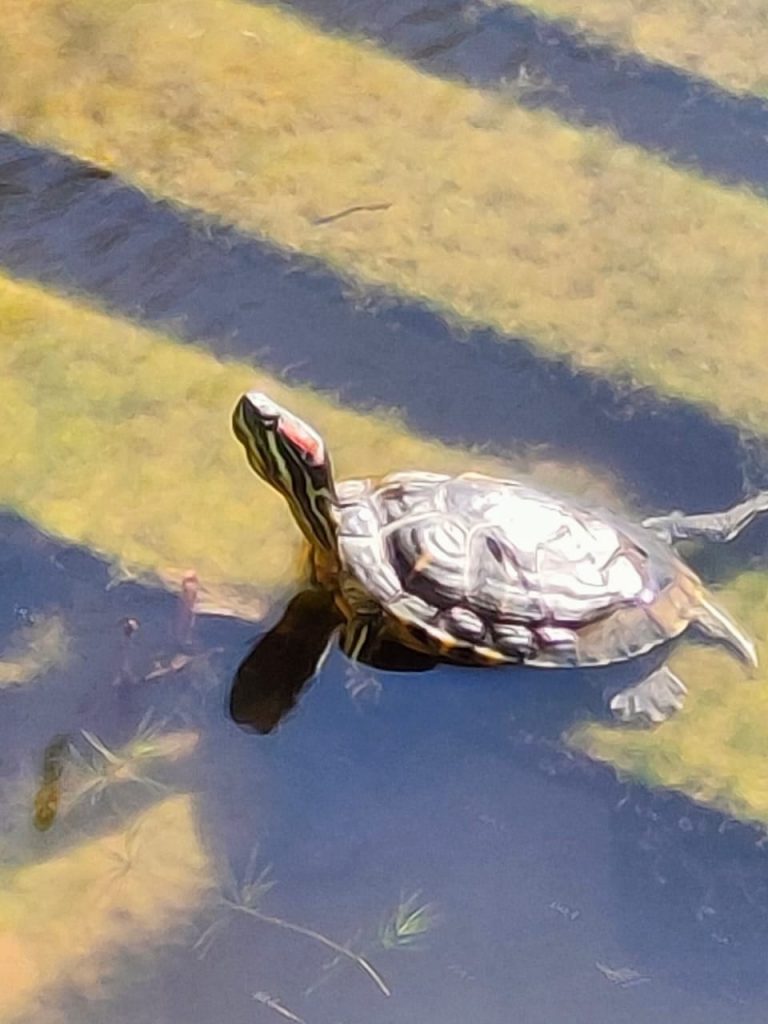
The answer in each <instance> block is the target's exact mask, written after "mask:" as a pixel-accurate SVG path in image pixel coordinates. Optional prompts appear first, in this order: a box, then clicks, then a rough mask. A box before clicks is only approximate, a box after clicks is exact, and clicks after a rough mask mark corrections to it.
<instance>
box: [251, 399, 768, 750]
mask: <svg viewBox="0 0 768 1024" xmlns="http://www.w3.org/2000/svg"><path fill="white" fill-rule="evenodd" d="M232 428H233V432H234V434H235V436H236V437H237V439H238V440H239V441H240V443H241V444H242V445H243V447H244V449H245V454H246V457H247V460H248V462H249V463H250V466H251V467H252V469H253V470H254V471H255V472H256V473H257V474H258V476H260V477H261V478H262V479H263V480H265V481H266V482H267V483H269V484H271V485H272V487H274V488H275V489H276V490H277V491H278V492H279V493H280V494H281V495H282V496H283V497H284V498H285V500H286V501H287V502H288V505H289V507H290V509H291V512H292V513H293V516H294V519H295V521H296V523H297V525H298V527H299V529H300V530H301V532H302V533H303V535H304V538H305V540H306V542H307V550H308V554H309V565H310V584H311V586H310V589H309V592H308V593H307V594H306V595H305V596H303V597H300V598H299V599H297V601H296V602H294V603H293V604H292V605H291V606H290V607H289V610H288V612H287V613H286V616H287V617H286V618H285V619H284V621H283V622H282V623H280V624H278V626H277V628H276V630H273V631H272V633H271V634H270V636H269V637H267V648H268V653H265V654H264V655H263V663H265V664H266V663H267V662H268V661H269V658H272V662H271V664H272V666H273V667H274V664H275V661H277V662H279V663H281V664H282V665H283V666H287V664H288V662H289V661H291V660H292V663H293V669H292V671H291V672H289V673H288V676H289V677H290V678H287V679H286V683H285V691H286V693H285V695H284V696H285V703H287V704H291V703H292V702H293V700H294V699H295V695H296V694H297V693H298V691H299V690H300V688H301V686H302V685H303V683H304V682H305V681H307V680H308V679H309V678H311V677H312V676H313V674H314V673H315V672H316V669H317V665H318V664H319V661H320V660H321V658H322V654H323V652H324V651H325V650H326V649H327V646H328V639H329V638H330V636H331V635H332V634H333V633H334V632H335V631H338V632H339V633H340V641H341V648H342V650H343V651H344V653H345V654H346V655H347V656H348V657H349V658H351V659H354V660H367V661H368V662H369V663H372V664H377V663H378V664H383V662H384V661H386V660H387V659H386V658H384V659H382V657H381V656H380V655H381V652H382V651H388V652H389V654H390V655H391V654H392V652H393V651H394V650H397V649H405V650H407V651H410V652H411V655H412V658H411V663H410V664H409V667H417V668H424V667H427V666H430V665H433V664H435V663H437V662H452V663H457V664H463V665H475V666H478V665H487V666H501V665H526V666H532V667H540V668H550V669H552V668H560V669H562V668H583V667H597V666H607V665H611V664H614V663H618V662H627V661H630V660H632V659H636V658H640V657H641V656H643V655H645V654H647V653H648V652H649V651H651V650H653V649H654V648H657V647H661V645H664V644H670V643H671V642H672V641H674V640H676V639H677V638H678V637H680V636H681V635H682V634H683V633H685V632H686V631H687V630H689V629H692V630H695V631H697V632H698V633H699V634H700V635H701V636H702V637H703V638H705V639H708V640H709V641H713V642H717V643H720V644H723V645H724V646H725V647H726V648H728V649H729V650H730V651H731V653H732V654H734V655H735V656H736V657H738V658H739V659H740V660H741V661H742V662H744V663H745V664H746V665H748V666H751V667H753V668H756V667H757V654H756V650H755V644H754V642H753V641H752V639H751V638H750V637H749V636H748V635H747V634H746V633H745V631H744V630H743V629H742V628H741V627H740V626H739V625H738V624H737V623H736V622H735V621H734V620H733V619H732V618H731V616H730V615H729V614H728V613H727V612H726V611H725V609H723V608H722V607H720V606H719V605H718V603H717V601H716V600H715V597H714V595H713V594H712V593H711V592H710V591H709V590H708V589H707V588H706V586H705V585H704V583H703V582H702V580H701V579H699V577H698V576H697V575H696V573H695V572H694V571H693V570H692V569H691V568H690V567H689V566H688V565H687V564H686V563H685V562H684V561H683V560H682V559H681V557H680V556H679V555H678V553H677V552H676V551H675V549H674V545H675V544H676V543H677V542H679V541H682V540H689V539H697V538H699V539H707V540H713V541H727V540H730V539H732V538H733V537H735V536H736V535H737V534H739V533H740V532H741V531H742V530H743V529H744V528H745V527H746V526H747V525H748V524H749V523H750V522H751V521H752V520H753V519H754V518H755V517H756V516H758V515H759V514H761V513H763V512H766V511H768V491H759V492H757V493H755V494H754V495H753V496H752V497H750V498H747V499H746V500H745V501H742V502H741V503H739V504H737V505H735V506H733V507H732V508H730V509H728V510H726V511H723V512H716V513H711V514H702V515H685V514H683V513H672V514H669V515H663V516H656V517H653V518H648V519H645V520H643V521H642V522H640V523H635V522H633V521H631V520H630V519H628V518H624V517H622V516H621V515H618V514H615V513H613V512H611V511H608V510H603V509H596V508H590V507H586V506H583V505H581V504H579V503H577V502H574V501H571V500H569V499H568V498H566V497H559V496H555V495H553V494H548V493H545V492H543V491H539V490H536V489H534V488H532V487H530V486H528V485H527V484H525V483H522V482H520V481H517V480H513V479H502V478H499V477H493V476H487V475H483V474H480V473H476V472H466V473H462V474H460V475H457V476H449V475H444V474H438V473H432V472H425V471H405V472H394V473H390V474H388V475H386V476H383V477H380V478H376V479H353V480H343V481H337V480H336V479H335V478H334V474H333V469H332V465H331V460H330V457H329V455H328V452H327V449H326V446H325V443H324V442H323V440H322V438H321V437H320V435H319V434H318V433H317V432H316V431H315V430H314V429H313V428H312V427H311V426H310V425H309V424H307V423H305V422H304V421H303V420H301V419H300V418H299V417H298V416H296V415H294V414H293V413H292V412H290V411H289V410H288V409H285V408H283V407H281V406H280V405H278V404H277V403H276V402H275V401H273V400H272V399H271V398H270V397H269V396H268V395H266V394H263V393H261V392H258V391H249V392H247V393H246V394H243V395H242V396H241V397H240V399H239V401H238V402H237V405H236V406H235V409H234V411H233V415H232ZM302 622H304V623H305V624H306V623H307V622H309V623H310V626H309V627H307V626H306V625H304V626H302V625H301V623H302ZM297 641H298V646H297ZM302 644H303V645H304V646H303V647H302ZM298 650H302V651H303V653H301V654H297V653H296V652H297V651H298ZM377 652H379V653H378V654H377ZM377 659H378V660H377ZM397 661H398V659H397V658H395V662H397ZM400 661H401V662H402V664H405V663H406V662H407V661H408V659H407V658H406V659H405V661H403V660H402V658H401V659H400ZM385 667H386V666H385ZM253 668H254V667H253V665H251V667H250V670H249V676H250V677H251V678H252V676H253ZM240 689H241V692H240V696H239V698H238V695H237V693H236V692H234V691H233V698H232V700H233V706H234V704H235V703H237V700H238V699H239V700H240V701H241V703H242V701H243V700H244V699H245V698H244V697H243V693H242V689H243V688H242V686H241V688H240ZM235 691H237V683H236V686H235ZM686 692H687V691H686V686H685V684H684V683H683V681H682V680H681V679H680V678H678V677H677V676H676V675H675V674H674V673H673V672H672V670H671V669H670V668H669V667H668V666H667V665H666V664H665V663H662V664H661V666H660V667H656V668H655V669H654V670H652V671H651V672H649V673H648V674H647V675H646V676H645V678H643V679H641V680H640V681H639V682H637V683H635V684H633V685H631V686H627V687H625V688H624V689H623V690H621V691H620V692H618V693H616V694H615V695H614V696H613V698H612V699H611V700H610V705H609V706H610V711H611V712H612V713H613V715H614V716H615V717H617V718H618V719H620V720H622V721H624V722H635V723H641V722H642V723H643V724H645V725H649V724H659V723H661V722H663V721H665V720H666V719H667V718H669V717H670V716H671V715H672V714H673V713H674V712H675V711H677V710H679V709H680V708H681V707H682V704H683V698H684V695H685V693H686ZM241 711H242V708H241ZM267 717H268V718H269V717H270V716H269V715H268V716H267ZM274 717H275V716H273V718H274ZM278 717H279V716H278ZM270 722H271V724H274V721H273V719H272V718H270ZM268 725H269V723H268ZM269 727H271V726H269ZM264 731H268V729H267V728H266V727H265V729H264Z"/></svg>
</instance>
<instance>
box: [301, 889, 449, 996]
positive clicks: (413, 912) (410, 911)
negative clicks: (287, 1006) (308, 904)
mask: <svg viewBox="0 0 768 1024" xmlns="http://www.w3.org/2000/svg"><path fill="white" fill-rule="evenodd" d="M420 899H421V891H420V890H419V891H416V892H414V893H412V894H411V895H410V896H407V897H403V898H402V899H401V900H400V902H399V903H398V905H397V906H396V907H395V909H394V910H393V911H392V913H391V914H390V915H389V916H388V917H387V918H385V920H384V921H383V922H382V924H381V925H380V926H379V929H378V932H377V933H376V936H375V938H372V939H370V940H369V941H368V942H367V943H365V942H363V938H362V935H361V933H360V932H358V933H357V934H356V935H355V936H354V938H353V939H352V940H351V941H350V943H349V944H348V947H347V948H349V946H352V945H354V946H356V947H357V948H358V949H359V950H361V951H362V952H364V953H365V955H366V956H369V955H371V954H372V953H374V952H376V950H377V949H384V950H393V949H400V950H417V949H423V948H424V940H425V938H426V936H427V934H428V933H429V932H431V931H432V929H433V928H435V927H436V926H437V925H438V924H439V923H440V920H441V918H440V915H439V913H438V911H437V905H436V904H434V903H420V902H419V901H420ZM342 962H343V958H342V957H340V956H335V957H333V959H331V960H329V961H328V963H326V964H324V966H323V972H322V974H321V976H320V977H319V978H318V979H317V981H315V982H314V983H313V984H312V985H310V986H309V987H308V988H307V989H305V992H304V994H305V995H309V993H310V992H313V991H314V990H315V989H316V988H319V987H320V986H321V985H322V984H323V983H324V982H326V981H328V980H329V979H330V978H331V977H332V976H333V973H334V972H335V971H336V970H338V968H339V967H340V966H341V964H342Z"/></svg>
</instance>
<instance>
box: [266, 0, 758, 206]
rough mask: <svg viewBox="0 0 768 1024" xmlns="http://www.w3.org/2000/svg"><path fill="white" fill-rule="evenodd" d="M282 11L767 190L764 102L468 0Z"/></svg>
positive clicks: (303, 6) (511, 10)
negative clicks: (507, 89) (304, 16)
mask: <svg viewBox="0 0 768 1024" xmlns="http://www.w3.org/2000/svg"><path fill="white" fill-rule="evenodd" d="M281 6H282V5H281ZM290 7H291V8H292V9H293V10H295V11H296V12H297V13H299V14H302V15H306V16H308V17H310V18H312V19H313V20H314V21H315V22H317V23H318V24H319V25H320V26H321V27H322V28H324V29H326V30H329V31H334V30H336V31H341V32H347V33H353V34H357V35H362V36H364V37H365V38H367V39H369V40H371V41H373V42H375V43H377V44H378V45H381V46H383V47H386V48H387V49H389V50H391V51H392V52H393V53H395V54H396V55H397V56H398V57H401V58H403V59H405V60H407V61H409V62H411V63H412V64H414V65H416V66H417V67H419V68H421V69H422V70H424V71H428V72H429V73H431V74H435V75H441V76H445V77H449V78H458V79H461V80H463V81H466V82H469V83H471V84H472V85H475V86H482V87H492V88H500V89H505V88H511V89H512V90H514V95H515V96H516V97H517V98H519V101H520V102H521V103H522V104H524V105H526V106H529V107H542V106H544V107H548V108H549V109H551V110H553V111H555V112H556V113H557V114H559V115H560V116H561V117H563V118H564V119H566V120H568V121H571V122H573V123H575V124H578V125H591V126H600V127H605V128H609V129H611V130H612V131H614V132H616V134H618V135H619V136H621V138H623V139H625V140H626V141H627V142H631V143H634V144H636V145H639V146H645V147H646V148H649V149H653V150H658V151H660V152H662V153H663V154H664V155H665V156H667V157H668V158H669V159H670V160H672V161H674V162H676V163H679V164H682V165H683V166H693V167H696V168H698V169H700V170H701V171H703V172H704V173H705V174H708V175H710V176H712V177H714V178H718V179H720V180H723V181H727V182H734V183H735V182H741V183H744V184H748V185H750V186H752V187H753V188H755V189H757V190H759V191H762V192H765V191H766V190H768V102H767V101H765V100H763V99H761V98H759V97H757V96H750V95H737V94H734V93H730V92H727V91H726V90H724V89H721V88H719V87H718V86H717V85H715V84H714V83H713V82H711V81H709V80H708V79H705V78H698V77H695V76H693V75H689V74H686V73H685V72H683V71H680V70H678V69H676V68H673V67H671V66H668V65H665V64H657V63H653V62H651V61H649V60H646V59H645V58H643V57H641V56H639V55H634V54H626V53H623V52H620V51H618V50H616V49H614V48H612V47H610V46H608V45H599V44H597V43H594V42H591V41H588V40H587V39H586V38H585V37H583V36H582V35H581V34H580V33H579V32H578V31H577V30H576V29H569V28H568V27H567V26H565V25H564V24H562V23H555V22H550V21H547V20H546V19H543V18H538V17H536V15H534V14H533V13H532V12H531V11H529V10H528V9H527V8H525V7H522V6H517V5H515V4H504V5H503V6H500V7H498V8H494V7H487V8H484V7H483V6H482V5H481V4H478V3H476V0H396V2H393V3H383V2H382V0H291V2H290ZM521 72H522V74H524V75H526V76H527V83H526V82H523V83H522V84H521V81H520V75H521ZM537 80H539V81H541V82H542V85H541V87H536V85H535V83H536V82H537ZM516 82H517V86H515V84H514V83H516ZM531 85H533V86H534V87H533V88H531Z"/></svg>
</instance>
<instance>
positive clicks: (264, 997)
mask: <svg viewBox="0 0 768 1024" xmlns="http://www.w3.org/2000/svg"><path fill="white" fill-rule="evenodd" d="M253 998H254V999H256V1000H257V1001H258V1002H260V1003H261V1004H262V1005H263V1006H268V1007H269V1008H270V1010H274V1011H275V1013H279V1014H280V1016H281V1017H285V1019H286V1020H290V1021H292V1022H293V1024H307V1022H306V1021H305V1020H302V1018H301V1017H299V1016H298V1015H297V1014H295V1013H293V1011H292V1010H289V1009H288V1007H287V1006H283V1004H282V1003H281V1002H280V1000H279V999H275V998H274V996H271V995H270V994H269V993H268V992H254V993H253Z"/></svg>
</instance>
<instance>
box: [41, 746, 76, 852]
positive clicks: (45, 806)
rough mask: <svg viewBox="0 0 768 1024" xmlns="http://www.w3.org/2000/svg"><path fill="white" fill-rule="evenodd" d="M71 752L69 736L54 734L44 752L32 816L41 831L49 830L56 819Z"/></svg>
mask: <svg viewBox="0 0 768 1024" xmlns="http://www.w3.org/2000/svg"><path fill="white" fill-rule="evenodd" d="M70 753H71V748H70V743H69V738H68V737H67V736H61V735H58V736H54V737H53V739H52V740H51V742H50V743H49V744H48V746H47V747H46V748H45V752H44V753H43V771H42V776H41V781H40V788H39V789H38V791H37V793H36V794H35V802H34V813H33V817H32V820H33V821H34V824H35V828H36V829H37V830H38V831H39V832H47V831H48V829H49V828H50V827H51V825H53V823H54V821H55V820H56V815H57V813H58V810H59V804H60V802H61V779H62V775H63V774H64V767H65V765H66V763H67V759H68V758H69V756H70Z"/></svg>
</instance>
